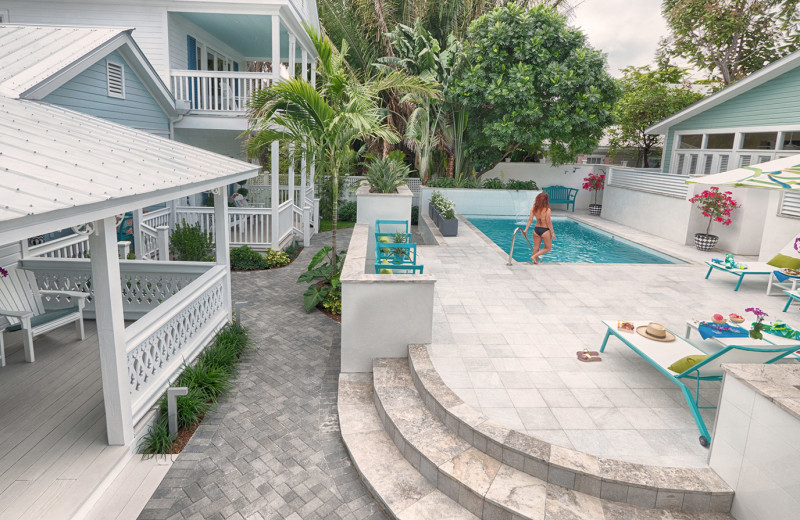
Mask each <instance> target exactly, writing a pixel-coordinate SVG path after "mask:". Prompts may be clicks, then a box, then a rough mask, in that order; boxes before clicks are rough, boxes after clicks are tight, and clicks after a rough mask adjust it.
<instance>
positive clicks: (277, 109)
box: [247, 29, 436, 265]
mask: <svg viewBox="0 0 800 520" xmlns="http://www.w3.org/2000/svg"><path fill="white" fill-rule="evenodd" d="M308 32H309V35H310V36H311V39H312V41H313V42H314V46H315V48H316V50H317V54H318V55H319V59H318V68H317V70H318V77H317V86H316V88H315V87H314V86H313V85H311V84H310V83H309V82H308V81H306V80H304V79H302V78H293V79H288V80H285V81H281V82H278V83H275V84H274V85H271V86H270V87H268V88H266V89H263V90H260V91H258V92H256V93H255V94H254V96H253V102H252V105H251V109H250V121H251V122H250V129H249V131H250V133H251V137H250V139H249V140H248V141H247V152H248V155H249V156H250V157H263V156H264V155H265V154H266V153H267V151H268V150H269V148H270V146H271V144H272V142H274V141H281V142H284V143H287V144H289V145H292V146H293V147H294V150H295V153H297V154H298V155H305V156H306V157H309V158H311V160H314V161H315V163H316V175H318V176H320V178H321V179H323V180H325V181H326V182H329V183H330V186H331V190H332V193H333V200H332V203H333V217H332V218H333V224H332V239H331V241H332V249H331V256H332V258H331V264H332V265H337V263H336V254H337V253H336V251H337V249H336V227H337V226H336V223H337V220H338V198H339V195H338V187H339V176H340V175H342V174H343V173H344V172H345V171H346V170H347V168H349V167H350V165H352V164H353V162H354V161H355V159H356V158H357V156H358V155H359V154H360V153H361V151H362V149H361V148H358V147H357V146H356V144H357V143H358V142H363V141H366V140H369V139H376V138H378V139H384V140H386V141H387V142H392V143H394V142H397V141H398V140H399V139H400V137H399V136H398V135H397V133H396V132H395V131H394V129H393V128H392V127H391V126H390V125H389V124H388V123H387V121H386V116H387V111H386V109H384V108H382V107H381V104H380V94H381V93H382V92H385V91H387V90H392V89H396V90H399V91H404V92H410V93H416V94H418V95H433V94H434V93H435V92H436V89H435V87H433V86H432V85H431V84H430V83H429V82H426V81H424V80H422V79H421V78H418V77H413V76H408V75H407V74H405V73H403V72H401V71H396V70H392V71H388V72H386V73H384V74H379V75H376V76H373V77H370V78H365V77H363V76H362V75H360V74H358V73H357V72H354V71H353V69H352V68H351V67H349V66H348V65H347V61H346V55H347V45H346V44H344V45H343V48H342V52H341V53H340V52H338V51H337V49H336V48H335V47H334V46H333V44H332V42H331V41H330V39H328V38H327V37H324V36H322V35H320V34H318V33H316V32H315V31H314V30H313V29H309V30H308Z"/></svg>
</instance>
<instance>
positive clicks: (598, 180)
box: [583, 173, 606, 216]
mask: <svg viewBox="0 0 800 520" xmlns="http://www.w3.org/2000/svg"><path fill="white" fill-rule="evenodd" d="M605 185H606V174H605V173H590V174H589V176H588V177H584V179H583V189H584V190H586V191H589V192H592V203H591V204H589V214H590V215H594V216H600V211H601V210H602V209H603V205H602V204H598V203H597V193H598V192H599V191H602V190H603V188H605Z"/></svg>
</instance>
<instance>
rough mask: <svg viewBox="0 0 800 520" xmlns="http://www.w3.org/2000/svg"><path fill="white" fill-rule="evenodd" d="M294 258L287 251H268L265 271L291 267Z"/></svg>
mask: <svg viewBox="0 0 800 520" xmlns="http://www.w3.org/2000/svg"><path fill="white" fill-rule="evenodd" d="M291 261H292V258H291V257H290V256H289V254H288V253H286V252H285V251H275V250H274V249H267V250H266V252H265V253H264V257H263V265H264V269H274V268H276V267H283V266H285V265H289V262H291Z"/></svg>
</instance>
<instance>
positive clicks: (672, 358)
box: [600, 321, 797, 447]
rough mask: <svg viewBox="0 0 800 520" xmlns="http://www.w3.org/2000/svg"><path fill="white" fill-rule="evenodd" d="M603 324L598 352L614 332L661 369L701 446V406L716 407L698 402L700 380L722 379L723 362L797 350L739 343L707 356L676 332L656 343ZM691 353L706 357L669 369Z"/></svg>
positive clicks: (772, 357)
mask: <svg viewBox="0 0 800 520" xmlns="http://www.w3.org/2000/svg"><path fill="white" fill-rule="evenodd" d="M603 324H604V325H605V326H606V327H607V328H608V330H607V332H606V336H605V338H604V339H603V345H602V346H601V347H600V352H603V351H604V350H605V348H606V344H607V343H608V338H609V337H611V336H612V335H613V336H615V337H617V338H619V340H620V341H622V342H623V343H625V345H627V346H628V347H630V349H631V350H633V351H634V352H636V353H637V354H639V356H641V358H642V359H644V360H645V361H647V362H648V363H650V364H651V365H653V367H654V368H655V369H656V370H658V371H659V372H661V373H662V374H663V375H664V376H665V377H666V378H667V379H669V380H670V381H672V382H673V383H675V385H676V386H677V387H678V388H680V389H681V391H682V392H683V396H684V397H685V398H686V403H687V404H688V405H689V410H690V411H691V412H692V417H694V421H695V423H696V424H697V428H698V429H699V430H700V445H702V446H703V447H708V445H709V442H710V440H711V435H710V434H709V433H708V428H706V424H705V422H704V421H703V417H702V416H701V415H700V409H701V408H716V406H700V405H699V402H700V381H722V374H723V371H722V363H753V364H768V363H772V362H774V361H777V360H779V359H781V358H782V357H785V356H788V355H789V354H791V353H793V352H794V351H795V350H797V345H792V346H777V345H767V346H764V347H761V346H758V347H754V346H744V345H742V346H730V347H724V348H723V349H722V350H720V351H719V352H716V353H714V354H710V355H707V354H706V353H705V352H703V351H702V350H700V349H699V348H697V347H695V346H694V345H692V344H691V343H689V342H688V341H686V340H685V339H684V338H682V337H680V336H678V335H677V334H675V341H671V342H659V341H653V340H650V339H647V338H645V337H642V336H640V335H639V334H636V333H635V332H634V333H630V332H623V331H619V330H618V329H617V323H616V322H607V321H604V322H603ZM647 324H648V322H639V323H634V326H635V327H639V326H642V325H647ZM742 340H743V341H742V342H743V343H746V342H747V340H748V338H742ZM693 355H694V356H706V355H707V356H708V357H706V358H705V359H704V360H702V361H701V362H699V363H697V364H696V365H694V366H693V367H691V368H689V369H688V370H686V371H684V372H681V373H680V374H679V373H677V372H673V371H672V370H670V369H669V368H668V367H669V366H670V365H672V364H673V363H675V362H676V361H678V360H679V359H682V358H684V357H686V356H693ZM692 381H693V382H694V385H693V386H694V387H695V396H694V397H692V391H691V389H690V387H689V385H688V384H687V383H690V384H691V382H692Z"/></svg>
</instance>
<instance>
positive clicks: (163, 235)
mask: <svg viewBox="0 0 800 520" xmlns="http://www.w3.org/2000/svg"><path fill="white" fill-rule="evenodd" d="M156 233H158V237H157V239H156V240H157V244H158V259H159V260H161V261H162V262H167V261H169V226H158V227H157V228H156Z"/></svg>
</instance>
